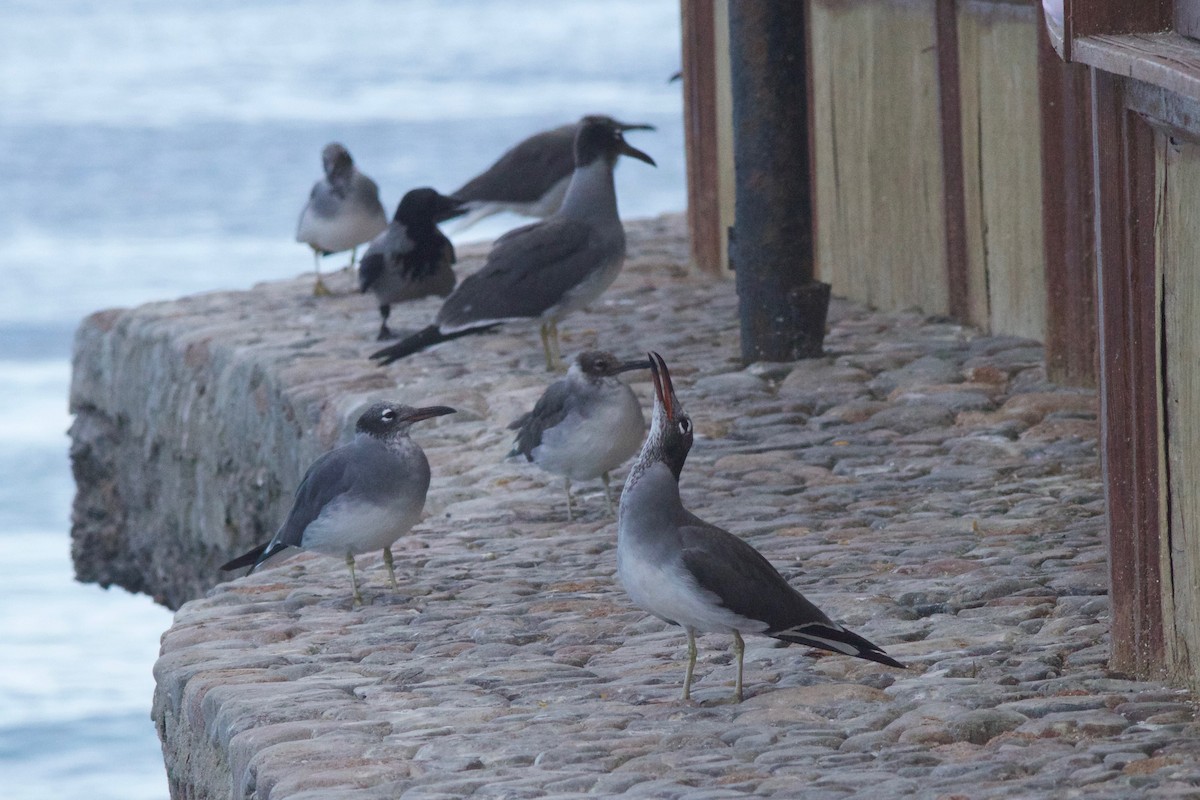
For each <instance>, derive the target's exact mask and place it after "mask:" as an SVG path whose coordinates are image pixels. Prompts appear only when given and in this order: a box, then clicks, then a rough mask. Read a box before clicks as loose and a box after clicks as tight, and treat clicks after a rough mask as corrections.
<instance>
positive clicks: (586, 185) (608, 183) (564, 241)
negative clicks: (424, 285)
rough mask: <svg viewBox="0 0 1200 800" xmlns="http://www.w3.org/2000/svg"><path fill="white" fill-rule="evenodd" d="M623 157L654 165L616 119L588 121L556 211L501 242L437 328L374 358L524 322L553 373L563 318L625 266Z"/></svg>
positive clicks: (446, 306)
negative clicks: (619, 189)
mask: <svg viewBox="0 0 1200 800" xmlns="http://www.w3.org/2000/svg"><path fill="white" fill-rule="evenodd" d="M621 155H627V156H632V157H634V158H637V159H639V160H641V161H645V162H646V163H647V164H654V159H652V158H650V156H648V155H646V154H645V153H643V152H642V151H641V150H638V149H636V148H634V147H632V146H630V145H629V144H628V143H627V142H626V141H625V138H624V136H622V134H621V129H620V128H619V127H618V126H617V124H616V123H614V122H613V121H612V120H611V119H609V118H607V117H585V118H584V119H583V121H582V122H581V123H580V126H579V133H578V134H577V135H576V137H575V171H574V173H572V176H571V185H570V187H569V188H568V189H567V196H566V199H564V200H563V204H562V208H560V209H559V210H558V213H557V214H555V215H554V216H551V217H548V218H546V219H544V220H542V221H541V222H535V223H533V224H532V225H526V226H525V227H522V228H517V229H516V230H512V231H509V232H508V233H506V234H505V235H504V236H501V237H500V238H499V239H497V240H496V244H495V245H494V246H493V247H492V250H491V252H490V253H488V257H487V262H486V263H485V264H484V265H483V267H482V268H481V269H480V270H479V271H478V272H476V273H474V274H472V275H469V276H467V278H466V279H464V280H463V281H462V283H460V284H459V285H458V288H457V289H455V290H454V292H453V293H452V294H451V295H450V296H449V297H448V298H446V302H445V303H443V304H442V308H441V310H440V311H438V314H437V318H436V319H435V321H434V323H433V324H432V325H430V326H429V327H427V328H425V329H424V330H421V331H418V332H417V333H415V334H413V335H412V336H409V337H408V338H407V339H403V340H402V341H400V342H398V343H396V344H394V345H392V346H390V347H385V348H384V349H382V350H379V351H378V352H376V353H373V354H372V355H371V358H373V359H376V360H378V362H379V363H380V364H390V363H391V362H393V361H396V360H397V359H401V358H404V357H405V356H408V355H411V354H412V353H416V352H418V351H420V350H424V349H425V348H427V347H431V346H432V345H435V344H439V343H440V342H445V341H448V340H450V339H455V338H458V337H459V336H466V335H468V334H472V333H482V332H483V331H486V330H490V329H492V328H494V327H495V326H497V325H499V324H501V323H504V322H511V321H517V320H527V321H536V322H537V323H538V324H539V325H540V326H541V333H542V347H543V349H544V350H545V353H546V368H547V369H550V370H553V369H554V365H555V362H556V360H557V358H558V321H559V320H560V319H562V318H563V317H565V316H566V315H568V314H570V313H572V312H573V311H577V310H579V309H581V308H583V307H584V306H586V305H587V304H589V303H591V302H592V301H593V300H595V299H596V298H597V297H599V296H600V295H601V294H602V293H603V292H604V290H605V289H607V288H608V287H609V286H610V285H611V284H612V282H613V281H614V280H616V278H617V275H618V274H619V273H620V271H621V265H622V264H623V263H624V262H625V228H624V227H623V226H622V225H621V219H620V217H618V216H617V194H616V191H615V190H614V189H613V165H614V164H615V163H616V161H617V158H618V157H620V156H621ZM552 342H553V347H552V346H551V343H552Z"/></svg>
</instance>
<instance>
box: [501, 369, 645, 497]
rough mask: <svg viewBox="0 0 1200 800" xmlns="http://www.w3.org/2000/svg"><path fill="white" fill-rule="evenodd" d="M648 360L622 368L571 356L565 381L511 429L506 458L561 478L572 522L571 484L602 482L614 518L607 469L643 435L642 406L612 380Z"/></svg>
mask: <svg viewBox="0 0 1200 800" xmlns="http://www.w3.org/2000/svg"><path fill="white" fill-rule="evenodd" d="M649 367H650V362H648V361H644V360H643V361H626V362H624V363H622V362H621V361H618V360H617V357H616V356H614V355H613V354H612V353H605V352H602V351H600V350H587V351H584V352H582V353H580V354H579V355H578V356H576V357H575V361H574V363H572V364H571V368H570V369H569V370H567V376H566V377H565V378H560V379H559V380H557V381H555V382H554V383H552V384H550V386H549V387H548V388H547V389H546V391H545V393H544V394H543V395H542V396H541V398H540V399H539V400H538V401H537V404H536V405H535V406H534V407H533V410H532V411H530V412H528V413H526V414H523V415H522V416H521V417H520V418H519V419H517V420H515V421H513V422H512V424H510V425H509V426H508V427H509V430H514V431H516V432H517V441H516V443H515V444H514V445H513V449H512V452H511V453H509V455H510V456H516V455H523V456H525V460H526V461H531V462H533V463H534V464H537V465H538V466H539V467H541V468H542V469H544V470H546V471H547V472H553V473H554V474H556V475H562V476H563V485H564V486H565V488H566V490H567V519H568V520H570V519H572V516H573V515H572V509H571V481H572V480H576V481H590V480H595V479H596V478H602V479H603V480H604V498H605V500H607V501H608V512H609V513H610V514H611V513H613V503H612V489H611V487H610V485H609V477H608V473H609V471H610V470H612V469H615V468H616V467H619V466H620V465H621V464H624V463H625V462H626V461H627V460H628V459H629V457H630V456H632V455H633V454H634V453H636V452H637V451H638V446H639V445H640V444H641V443H642V436H643V435H644V434H645V432H646V419H645V417H643V416H642V406H641V404H640V403H638V400H637V397H636V396H635V395H634V393H633V390H632V389H630V388H629V387H628V386H626V385H625V384H624V383H622V382H621V380H620V379H619V378H618V377H617V375H619V374H620V373H622V372H628V371H629V370H634V369H648V368H649Z"/></svg>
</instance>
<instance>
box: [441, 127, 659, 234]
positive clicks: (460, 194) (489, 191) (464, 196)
mask: <svg viewBox="0 0 1200 800" xmlns="http://www.w3.org/2000/svg"><path fill="white" fill-rule="evenodd" d="M595 118H596V119H606V120H608V121H609V122H611V123H612V124H613V125H614V126H615V127H616V128H617V129H618V130H620V131H622V132H624V131H634V130H640V131H652V130H654V126H653V125H643V124H630V123H625V122H618V121H616V120H614V119H611V118H610V117H601V116H600V115H596V117H595ZM580 124H581V123H578V122H574V123H571V124H569V125H560V126H559V127H557V128H551V129H550V130H546V131H540V132H539V133H535V134H533V135H532V136H530V137H529V138H527V139H522V140H521V141H520V142H518V143H517V144H515V145H513V146H512V147H511V148H509V149H508V150H507V151H505V153H504V155H502V156H500V158H499V159H497V160H496V163H494V164H492V165H491V166H490V167H488V168H487V169H486V170H484V171H483V172H481V173H479V174H478V175H476V176H475V177H474V178H471V180H469V181H467V182H466V183H465V184H463V185H462V186H461V187H460V188H459V189H458V190H457V191H455V192H453V193H452V194H453V195H454V196H455V197H457V198H458V199H459V200H462V201H463V202H464V203H465V204H466V205H467V207H468V209H470V213H468V214H467V216H466V217H464V218H463V220H462V222H461V223H460V224H459V226H458V230H460V231H461V230H466V229H467V228H469V227H470V226H471V225H474V224H475V223H476V222H479V221H480V220H481V219H484V218H485V217H490V216H491V215H492V214H498V213H500V212H502V211H509V212H512V213H514V214H520V215H522V216H526V217H548V216H550V215H551V214H553V213H555V212H556V211H558V209H559V208H560V207H561V206H562V202H563V198H564V197H566V195H567V186H568V185H569V184H570V183H571V173H572V172H574V170H575V135H576V134H577V133H578V132H579V126H580Z"/></svg>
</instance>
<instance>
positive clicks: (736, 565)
mask: <svg viewBox="0 0 1200 800" xmlns="http://www.w3.org/2000/svg"><path fill="white" fill-rule="evenodd" d="M684 515H685V519H684V521H683V524H681V525H680V529H679V532H680V535H681V537H682V544H683V563H684V566H685V567H687V569H688V570H689V571H690V572H691V573H692V575H694V576H695V578H696V581H697V582H698V583H699V584H700V586H702V587H704V588H705V589H707V590H709V591H710V592H712V593H713V594H715V595H716V596H717V597H719V598H720V599H721V604H722V605H723V606H725V608H728V609H729V610H730V611H733V612H734V613H736V614H740V615H742V616H743V617H747V618H749V619H755V620H759V621H761V622H765V623H767V626H768V627H767V630H768V631H776V630H784V629H787V628H790V627H792V626H794V625H797V624H802V623H806V622H816V623H821V624H826V625H829V624H832V623H831V622H830V619H829V617H827V616H825V613H824V612H823V611H821V609H819V608H817V607H816V606H815V605H813V604H812V603H810V602H809V601H808V600H807V599H806V598H805V597H804V596H803V595H802V594H800V593H799V592H798V591H796V590H795V589H794V588H792V585H791V584H789V583H788V582H787V580H786V579H785V578H784V577H783V576H782V575H780V574H779V570H777V569H775V567H774V566H772V565H771V562H770V561H767V559H766V558H765V557H764V556H763V554H762V553H760V552H758V551H757V550H755V549H754V548H753V547H751V546H750V545H748V544H746V543H745V542H744V541H742V540H741V539H740V538H738V537H737V536H734V535H733V534H732V533H729V532H728V531H726V530H724V529H722V528H718V527H717V526H716V525H712V524H710V523H708V522H705V521H704V520H702V519H700V518H699V517H697V516H696V515H695V514H692V513H691V512H690V511H685V512H684Z"/></svg>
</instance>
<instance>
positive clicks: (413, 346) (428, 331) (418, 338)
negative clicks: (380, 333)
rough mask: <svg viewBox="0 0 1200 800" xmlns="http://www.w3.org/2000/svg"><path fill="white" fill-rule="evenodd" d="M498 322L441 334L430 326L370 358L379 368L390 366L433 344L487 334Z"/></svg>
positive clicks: (435, 326)
mask: <svg viewBox="0 0 1200 800" xmlns="http://www.w3.org/2000/svg"><path fill="white" fill-rule="evenodd" d="M499 325H500V323H499V322H489V323H487V324H485V325H479V326H478V327H475V328H466V329H464V330H461V331H454V332H453V333H442V331H441V329H440V328H438V326H437V325H430V326H429V327H428V328H424V329H423V330H420V331H417V332H416V333H414V334H413V335H412V336H409V337H408V338H407V339H405V340H404V341H402V342H397V343H396V344H394V345H392V346H391V347H385V348H383V349H382V350H377V351H375V352H374V353H372V354H371V356H370V358H371V360H372V361H375V362H377V363H378V364H379V366H381V367H385V366H387V365H388V364H391V363H392V362H393V361H399V360H400V359H402V358H405V357H407V356H411V355H412V354H413V353H418V352H420V351H421V350H424V349H426V348H428V347H433V346H434V345H435V344H441V343H442V342H448V341H450V340H451V339H457V338H459V337H460V336H473V335H475V334H477V333H488V332H489V331H492V330H494V329H495V328H497V327H499Z"/></svg>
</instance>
